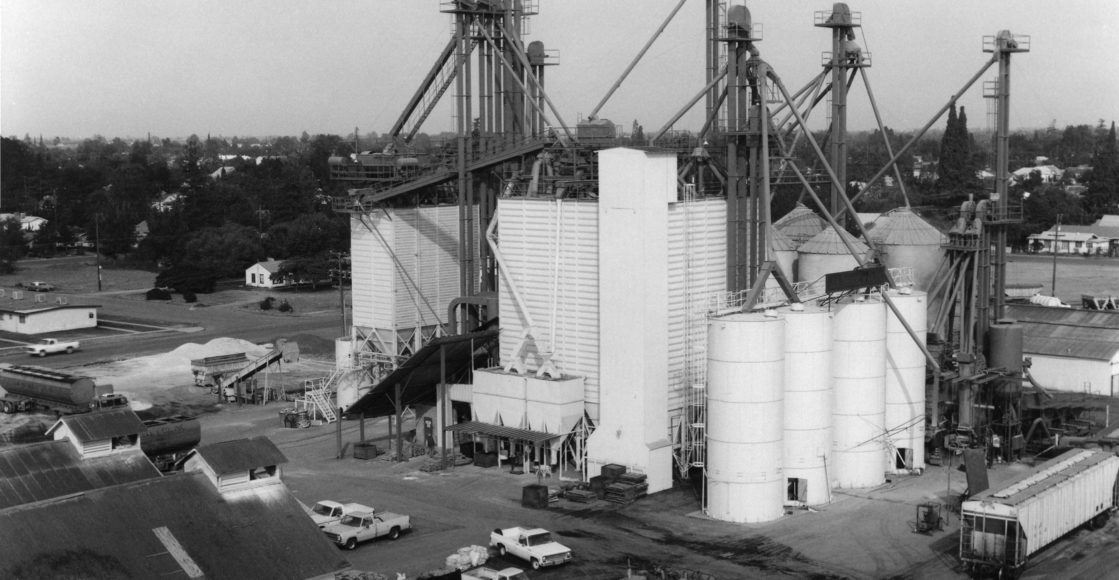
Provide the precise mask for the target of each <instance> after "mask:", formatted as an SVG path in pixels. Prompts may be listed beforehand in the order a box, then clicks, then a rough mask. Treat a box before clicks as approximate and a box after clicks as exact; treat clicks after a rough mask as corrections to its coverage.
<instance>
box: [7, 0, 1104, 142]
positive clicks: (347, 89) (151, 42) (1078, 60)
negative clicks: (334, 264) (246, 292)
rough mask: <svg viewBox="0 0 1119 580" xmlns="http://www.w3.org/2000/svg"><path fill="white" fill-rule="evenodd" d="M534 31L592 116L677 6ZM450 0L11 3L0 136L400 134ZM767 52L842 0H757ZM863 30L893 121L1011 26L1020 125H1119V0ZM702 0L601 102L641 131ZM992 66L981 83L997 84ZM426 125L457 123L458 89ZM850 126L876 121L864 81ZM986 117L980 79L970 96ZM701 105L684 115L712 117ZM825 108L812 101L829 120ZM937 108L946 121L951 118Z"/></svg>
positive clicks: (552, 85) (562, 1)
mask: <svg viewBox="0 0 1119 580" xmlns="http://www.w3.org/2000/svg"><path fill="white" fill-rule="evenodd" d="M534 1H536V2H537V5H538V6H539V14H538V15H536V16H533V17H532V18H531V21H530V24H529V33H528V34H527V35H526V37H525V38H526V41H532V40H540V41H542V42H544V44H545V47H546V48H548V49H554V50H558V52H559V65H557V66H554V67H549V69H548V70H547V75H546V89H547V91H548V94H549V96H550V97H551V99H552V101H553V102H554V103H555V104H556V106H557V108H558V109H559V111H560V114H561V115H562V117H563V119H564V121H566V122H567V123H568V124H569V125H572V124H574V123H576V122H577V121H578V120H579V119H580V118H585V117H586V116H587V115H588V114H589V113H590V112H591V110H593V109H594V107H595V105H596V104H597V103H598V102H599V100H600V99H601V98H602V97H603V95H605V94H606V92H607V90H608V89H609V88H610V86H611V85H612V84H613V83H614V81H615V80H616V79H617V78H618V77H619V76H620V75H621V73H622V71H624V70H625V68H626V66H627V65H628V64H629V62H630V61H631V60H632V59H633V57H634V56H635V55H636V54H637V53H638V51H639V50H640V49H641V47H642V46H643V45H644V44H645V42H646V41H647V40H648V39H649V38H650V37H651V36H652V34H653V32H654V31H655V30H656V29H657V28H658V27H659V26H660V25H661V23H662V22H663V21H664V19H665V17H667V16H668V14H669V13H670V12H671V11H672V9H673V8H674V7H675V6H676V4H677V0H534ZM445 2H446V0H329V1H328V0H236V1H233V2H231V1H229V0H192V1H185V0H165V1H159V2H151V1H145V2H136V1H127V0H83V1H74V0H3V2H0V134H2V135H4V136H8V137H11V136H18V137H23V136H24V135H25V134H30V135H32V136H35V137H38V136H40V135H41V136H43V137H44V138H45V139H53V138H54V137H55V136H61V137H70V138H87V137H91V136H93V135H102V136H104V137H106V138H109V139H111V138H113V137H123V138H127V137H144V136H146V135H147V134H149V133H150V134H151V135H153V136H157V137H171V138H183V137H187V136H189V135H191V134H197V135H201V136H204V135H208V134H209V135H215V136H224V137H227V138H228V137H233V136H260V137H263V136H269V135H294V136H298V135H300V134H301V133H302V132H304V131H306V132H308V133H309V134H312V135H315V134H320V133H328V134H331V133H332V134H339V135H345V134H350V133H351V132H352V131H353V130H354V128H355V127H357V128H358V129H359V131H360V132H361V133H363V134H365V133H368V132H370V131H377V132H379V133H383V132H386V131H388V130H389V129H390V128H391V126H392V124H393V122H394V121H395V120H396V118H397V116H398V115H399V114H400V111H401V110H402V109H403V108H404V106H405V104H406V103H407V101H408V99H409V98H410V97H411V95H412V93H413V92H414V91H415V90H416V88H417V87H418V86H419V84H420V82H421V81H422V80H423V78H424V76H425V74H426V73H427V71H428V70H429V69H430V68H431V66H432V64H433V63H434V60H435V58H436V57H437V56H438V54H439V52H440V50H441V49H442V47H443V46H444V45H445V44H446V42H447V40H448V38H449V35H450V33H451V26H450V16H449V15H447V14H443V13H441V12H440V7H441V6H442V5H443V4H444V3H445ZM746 5H747V6H748V7H749V9H750V11H751V12H752V14H753V19H754V22H755V23H760V24H761V25H762V29H763V39H762V41H761V42H760V43H759V44H758V48H759V50H760V51H761V57H762V58H763V59H765V60H766V62H768V63H769V64H770V66H771V67H772V68H773V70H774V71H775V72H776V73H777V74H778V75H779V76H780V77H781V79H782V80H783V82H784V84H785V85H786V87H788V88H789V90H790V91H795V90H797V89H799V88H800V87H802V86H804V85H805V84H806V83H808V82H809V81H810V80H811V79H812V78H813V77H814V76H815V75H816V74H818V73H819V71H820V70H821V69H820V62H821V53H822V52H824V51H828V50H830V46H831V41H830V34H829V32H830V31H829V30H827V29H823V28H816V27H814V26H813V15H814V13H815V12H817V11H830V9H831V5H832V3H831V2H827V1H807V0H780V1H778V0H769V1H761V0H754V1H747V2H746ZM848 5H849V6H850V7H851V9H852V10H853V11H855V12H860V13H861V15H862V28H861V30H859V32H858V34H859V38H858V40H857V42H858V43H859V44H860V45H861V46H862V47H863V49H864V51H869V52H870V54H871V58H872V66H871V68H870V69H868V71H867V72H868V75H869V79H870V88H871V89H872V90H873V93H874V98H875V101H876V102H877V104H878V108H879V111H880V113H881V114H882V117H883V122H884V123H885V124H886V125H887V126H890V127H892V128H894V129H900V130H910V129H917V128H919V127H921V126H923V125H924V124H925V123H926V122H927V121H928V120H929V119H930V118H931V117H932V116H933V115H934V114H935V113H936V112H937V111H938V110H939V109H940V108H941V107H942V106H943V105H944V104H945V103H947V101H948V99H949V97H950V96H951V95H952V94H953V93H955V92H957V91H959V90H960V89H961V88H962V86H963V85H964V83H965V82H966V81H967V80H968V79H969V78H970V77H971V76H972V75H974V74H975V73H976V72H977V71H978V70H979V69H980V68H981V67H982V66H983V64H984V63H986V61H987V60H988V59H989V57H990V55H988V54H984V53H983V52H982V39H983V36H985V35H994V34H996V33H997V32H998V31H999V30H1002V29H1009V30H1010V31H1011V32H1012V33H1014V34H1019V35H1028V36H1030V41H1031V42H1030V48H1031V50H1030V52H1028V53H1021V54H1015V55H1014V56H1013V57H1012V58H1011V126H1012V128H1017V129H1028V128H1044V127H1047V126H1049V125H1050V124H1051V123H1054V122H1055V124H1056V126H1057V127H1058V128H1063V127H1064V126H1066V125H1077V124H1091V125H1095V124H1096V122H1097V121H1098V120H1099V119H1105V120H1106V121H1107V122H1109V123H1110V121H1111V120H1115V119H1119V59H1116V58H1115V56H1114V53H1115V50H1116V49H1115V46H1114V44H1113V43H1112V41H1113V40H1116V39H1119V0H1073V1H1065V2H1054V1H1053V0H967V1H966V2H965V1H960V0H958V1H955V2H935V1H932V0H921V1H918V0H863V1H853V2H848ZM703 12H704V2H703V1H702V0H688V1H687V2H686V3H685V4H684V6H683V8H682V9H681V10H680V12H679V13H678V14H677V15H676V17H675V18H674V19H673V21H672V22H671V23H670V24H669V25H668V27H667V28H666V29H665V31H664V33H663V34H662V35H661V37H660V38H659V39H658V40H657V41H656V43H655V44H654V45H653V47H652V48H651V49H650V50H649V52H648V54H646V56H645V57H644V59H643V60H642V61H641V62H640V63H639V64H638V65H637V68H635V69H634V71H633V73H631V74H630V76H629V78H628V79H627V80H626V82H625V83H624V84H623V86H622V87H621V88H620V89H619V90H618V91H617V92H616V93H615V94H614V96H613V97H612V98H611V100H610V101H609V102H608V103H607V105H606V106H605V107H604V108H603V109H602V111H601V112H600V114H599V117H601V118H607V119H610V120H612V121H613V122H614V123H616V124H619V125H622V126H623V127H624V128H625V129H626V130H627V131H628V130H629V128H630V127H631V125H632V123H633V122H634V121H637V122H638V123H640V124H641V125H642V126H643V127H644V128H645V130H646V132H649V131H654V130H656V129H658V128H660V127H661V126H662V125H664V124H665V123H666V122H667V121H668V120H669V119H670V118H671V117H672V116H673V115H674V114H675V113H676V112H677V111H679V110H680V109H681V108H683V107H684V105H685V104H686V103H687V101H688V100H689V99H690V98H691V97H692V96H694V95H695V94H696V93H698V92H699V91H700V90H701V89H702V88H703V85H704V59H703V43H704V40H703V39H704V30H703ZM993 78H994V69H992V70H991V71H988V73H987V74H985V75H984V76H983V77H982V78H981V80H992V79H993ZM451 92H453V91H450V92H448V94H447V95H446V96H444V99H443V100H444V101H445V102H446V104H445V105H444V106H441V107H439V108H438V109H437V110H436V111H435V112H434V113H433V115H432V116H431V117H430V119H429V120H428V121H427V123H425V125H424V127H423V130H424V131H427V132H430V133H436V132H439V131H443V130H450V129H452V127H453V118H452V114H451V113H452V108H451V106H450V102H451V99H450V93H451ZM849 101H850V110H849V120H848V126H849V127H850V128H851V129H852V130H864V129H872V128H873V127H875V121H874V117H873V114H872V111H871V108H870V106H869V104H868V100H867V96H866V90H865V89H864V88H863V87H862V85H861V83H856V85H855V87H854V88H853V89H852V93H851V96H850V98H849ZM959 103H960V104H961V105H963V106H966V107H967V109H968V123H969V128H970V129H972V130H973V131H975V130H981V129H984V128H986V127H989V126H990V125H989V123H990V122H989V121H988V120H987V115H986V110H987V104H986V102H985V100H984V99H983V98H982V83H981V82H980V83H977V84H976V86H974V87H973V88H972V89H971V90H970V91H968V93H966V94H965V95H964V96H963V97H962V98H961V99H960V101H959ZM702 109H703V105H702V103H700V104H699V105H697V106H696V107H695V108H694V109H693V110H691V111H690V112H689V113H688V114H687V115H685V116H684V117H683V118H682V119H681V121H680V122H678V123H677V124H676V128H680V129H692V130H695V129H698V128H699V127H700V126H701V125H702V123H703V119H702V116H703V110H702ZM824 118H825V113H824V112H823V111H822V110H820V111H818V112H816V113H814V119H816V120H815V121H814V124H817V125H821V124H822V123H823V122H824ZM942 126H943V120H941V121H940V122H939V123H938V124H937V125H935V127H942Z"/></svg>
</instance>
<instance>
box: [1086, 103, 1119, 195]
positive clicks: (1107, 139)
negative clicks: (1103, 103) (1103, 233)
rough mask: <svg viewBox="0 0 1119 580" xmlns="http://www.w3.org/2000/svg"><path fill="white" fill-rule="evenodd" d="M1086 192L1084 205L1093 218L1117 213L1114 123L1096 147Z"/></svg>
mask: <svg viewBox="0 0 1119 580" xmlns="http://www.w3.org/2000/svg"><path fill="white" fill-rule="evenodd" d="M1087 180H1088V191H1086V192H1085V193H1084V205H1085V206H1086V209H1087V210H1088V213H1090V214H1092V215H1093V216H1096V217H1098V216H1100V215H1104V214H1113V213H1116V212H1119V144H1117V143H1116V140H1115V122H1114V121H1113V122H1112V123H1111V130H1110V131H1108V132H1107V134H1106V135H1105V136H1104V137H1103V138H1102V139H1101V140H1100V143H1099V144H1098V145H1097V146H1096V155H1095V157H1094V158H1093V160H1092V172H1091V173H1090V174H1089V175H1088V179H1087Z"/></svg>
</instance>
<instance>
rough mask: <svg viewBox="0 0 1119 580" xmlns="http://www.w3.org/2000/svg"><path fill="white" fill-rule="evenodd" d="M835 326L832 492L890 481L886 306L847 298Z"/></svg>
mask: <svg viewBox="0 0 1119 580" xmlns="http://www.w3.org/2000/svg"><path fill="white" fill-rule="evenodd" d="M836 308H837V309H836V311H835V321H834V323H833V326H832V337H833V341H832V378H833V381H834V382H833V388H834V389H835V400H834V403H833V404H834V407H833V410H832V445H833V447H832V452H833V455H834V458H835V468H834V469H829V472H828V475H829V477H831V479H832V484H833V487H839V488H859V487H872V486H875V485H879V484H881V483H883V482H884V481H885V479H886V475H885V474H886V456H885V441H884V439H885V423H886V305H885V304H884V303H883V302H882V301H881V299H880V298H877V297H875V296H869V297H863V296H860V297H858V298H856V299H850V298H848V299H844V300H843V301H841V302H840V303H839V304H837V305H836Z"/></svg>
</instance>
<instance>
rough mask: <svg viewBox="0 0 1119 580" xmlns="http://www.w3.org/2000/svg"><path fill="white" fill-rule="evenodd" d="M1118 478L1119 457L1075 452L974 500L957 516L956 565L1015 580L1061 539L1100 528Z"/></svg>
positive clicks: (1090, 451) (1112, 503) (1113, 499)
mask: <svg viewBox="0 0 1119 580" xmlns="http://www.w3.org/2000/svg"><path fill="white" fill-rule="evenodd" d="M1117 476H1119V456H1116V455H1115V454H1114V453H1111V452H1109V451H1102V450H1099V449H1073V450H1071V451H1067V452H1065V453H1062V454H1061V455H1059V456H1057V457H1055V458H1053V459H1051V460H1049V461H1046V462H1045V463H1043V464H1041V465H1040V466H1038V467H1037V468H1035V469H1033V470H1031V471H1029V472H1027V473H1024V474H1023V475H1021V476H1020V477H1017V478H1015V479H1014V480H1012V481H1010V482H1009V483H1007V484H1006V485H1002V486H999V487H997V488H992V489H988V490H986V491H983V492H981V493H978V494H976V495H974V496H972V497H971V498H970V499H968V500H967V501H964V502H963V504H962V505H961V510H960V518H961V523H960V560H961V561H962V562H963V563H964V565H965V566H966V567H967V568H968V569H969V570H972V571H974V572H980V573H995V574H999V575H1000V576H1007V575H1009V576H1014V575H1016V574H1017V573H1018V572H1020V571H1021V569H1022V568H1023V567H1024V566H1025V565H1026V562H1027V561H1028V559H1029V557H1030V556H1032V555H1033V554H1035V553H1037V551H1038V550H1041V549H1042V548H1044V547H1045V546H1048V545H1049V544H1051V543H1053V542H1054V541H1056V540H1057V539H1058V538H1060V537H1061V536H1064V535H1065V534H1067V533H1069V532H1071V531H1073V530H1075V529H1077V528H1079V527H1080V526H1082V525H1085V524H1089V525H1091V526H1094V527H1098V526H1102V525H1103V523H1105V522H1106V521H1107V518H1108V517H1109V516H1110V513H1111V511H1112V510H1114V509H1115V507H1116V505H1117V500H1119V498H1117V494H1119V483H1117Z"/></svg>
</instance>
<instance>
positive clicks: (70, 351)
mask: <svg viewBox="0 0 1119 580" xmlns="http://www.w3.org/2000/svg"><path fill="white" fill-rule="evenodd" d="M66 354H74V347H72V346H68V347H66Z"/></svg>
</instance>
